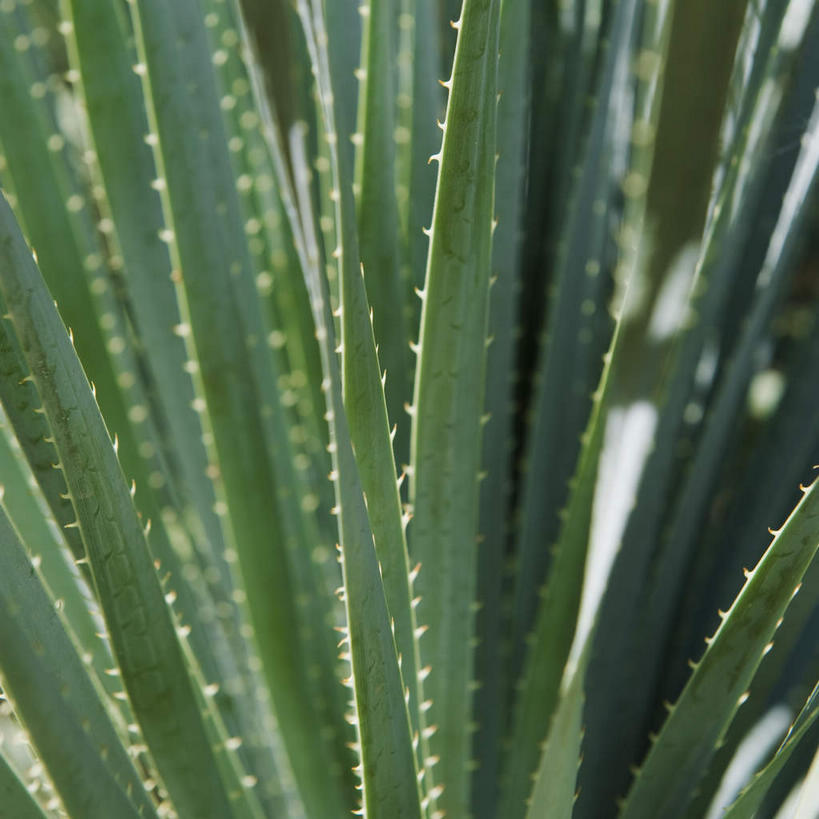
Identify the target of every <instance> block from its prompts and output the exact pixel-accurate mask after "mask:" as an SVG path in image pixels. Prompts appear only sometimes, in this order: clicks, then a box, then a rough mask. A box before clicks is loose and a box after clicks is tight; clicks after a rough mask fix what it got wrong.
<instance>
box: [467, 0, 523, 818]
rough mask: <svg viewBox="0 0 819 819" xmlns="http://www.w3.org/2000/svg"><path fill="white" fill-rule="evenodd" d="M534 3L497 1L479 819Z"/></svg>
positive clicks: (499, 678) (489, 751) (507, 462)
mask: <svg viewBox="0 0 819 819" xmlns="http://www.w3.org/2000/svg"><path fill="white" fill-rule="evenodd" d="M529 23H530V18H529V4H528V3H510V2H505V3H503V4H502V5H501V17H500V35H499V38H500V60H499V63H498V89H499V92H498V93H499V101H498V135H497V139H498V146H497V148H498V164H497V175H496V181H495V212H496V213H497V214H499V218H498V224H497V227H496V229H495V233H494V236H493V240H492V241H493V246H492V274H493V276H494V278H493V280H492V285H491V288H490V291H489V338H490V339H491V343H490V344H489V349H488V350H487V354H486V399H485V403H484V411H485V413H486V415H487V416H488V418H489V420H488V421H487V424H486V428H485V431H484V436H483V460H482V469H483V470H484V472H485V473H486V477H485V479H484V480H483V481H482V483H481V488H480V492H481V496H480V540H479V546H478V549H479V552H478V586H477V595H478V602H479V605H480V608H479V609H478V613H477V619H476V632H477V638H478V643H477V647H476V655H475V677H476V679H480V680H481V686H480V688H479V689H478V690H477V691H476V693H475V707H474V714H475V722H476V724H477V729H476V734H475V749H476V755H477V756H478V758H479V767H478V769H477V770H476V771H475V775H474V777H473V780H472V790H473V794H472V801H473V804H474V806H475V810H476V812H477V813H478V814H479V815H481V816H491V815H494V812H495V809H496V804H495V803H496V799H497V789H498V773H499V767H500V754H501V743H502V740H501V737H502V736H503V735H504V731H505V730H506V725H505V722H506V703H507V690H506V686H507V685H509V682H510V681H509V679H508V677H509V676H510V675H508V673H506V669H505V668H504V665H505V663H506V661H507V659H508V658H507V652H506V649H507V647H508V638H507V636H506V635H505V634H504V631H505V629H504V619H505V611H503V608H505V607H504V606H502V596H503V585H504V584H503V581H504V574H505V567H504V565H503V563H504V558H505V552H506V543H507V539H508V538H509V535H510V532H509V531H508V529H509V523H508V521H509V517H510V512H511V495H512V487H513V477H512V469H513V463H512V458H511V457H510V455H509V453H510V452H511V451H512V448H513V440H514V432H513V419H514V372H515V358H516V353H517V332H518V329H519V327H518V325H517V320H518V319H517V309H516V308H517V302H518V299H519V297H520V251H521V227H522V225H521V222H522V219H523V199H524V196H523V194H524V183H525V174H524V169H525V147H526V145H525V139H526V135H525V125H526V120H527V116H528V111H529V94H530V89H529V82H528V79H529V78H528V74H527V67H528V65H529V57H530V54H529Z"/></svg>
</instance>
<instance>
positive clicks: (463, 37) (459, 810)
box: [410, 0, 500, 815]
mask: <svg viewBox="0 0 819 819" xmlns="http://www.w3.org/2000/svg"><path fill="white" fill-rule="evenodd" d="M499 11H500V4H499V3H498V2H495V0H489V1H488V2H469V3H465V4H464V8H463V15H462V17H461V20H460V22H459V24H458V26H459V28H458V42H457V46H456V51H455V63H454V67H453V71H452V77H451V80H450V82H449V84H448V87H449V91H450V94H449V102H448V106H447V114H446V124H445V127H444V138H443V145H442V148H441V152H440V154H439V155H438V161H439V163H440V168H439V174H438V187H437V192H436V198H435V209H434V213H433V219H432V230H431V237H430V248H429V257H428V262H427V274H426V283H425V285H424V295H423V298H424V302H423V307H422V314H421V331H420V337H419V353H418V363H417V368H416V375H415V379H416V380H415V398H414V407H413V410H412V412H413V428H412V455H411V466H412V470H411V472H410V502H411V505H412V512H413V521H412V524H411V528H410V555H411V558H412V561H413V562H418V563H420V564H421V569H420V573H419V575H418V579H417V580H416V583H415V586H414V589H415V592H416V593H417V595H418V596H419V597H420V598H421V601H420V604H419V607H418V620H419V623H421V624H422V625H425V626H428V627H429V630H428V632H427V633H426V634H425V636H424V638H423V639H422V641H421V657H422V662H424V663H425V664H427V665H429V666H430V668H431V673H430V676H429V678H428V681H427V683H426V685H425V689H424V693H425V696H427V697H429V699H430V700H431V702H432V705H431V707H430V712H429V721H430V725H431V726H432V725H434V726H436V729H437V730H436V732H435V734H434V735H433V737H432V740H431V743H430V747H431V750H432V752H433V754H434V755H435V756H438V757H440V762H439V763H438V764H437V766H436V769H435V777H436V783H440V785H441V786H442V787H443V788H444V790H443V794H442V797H441V800H440V802H439V805H440V808H441V809H442V810H444V811H445V812H446V813H448V814H455V815H461V814H465V813H466V812H467V811H468V803H469V781H470V771H469V767H468V763H469V760H470V758H471V754H472V751H471V742H472V729H471V719H472V685H471V684H472V677H473V673H474V668H473V666H474V646H473V636H474V632H475V629H474V619H475V618H474V606H475V599H476V586H477V545H476V536H477V525H478V494H479V491H478V490H479V487H478V475H479V470H480V458H481V425H482V424H481V421H482V414H483V398H484V372H485V362H486V331H487V314H488V305H489V279H490V274H491V254H492V222H493V218H494V187H495V186H494V171H495V150H496V148H495V122H496V107H497V102H496V82H497V59H498V17H499Z"/></svg>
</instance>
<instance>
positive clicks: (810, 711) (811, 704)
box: [723, 684, 819, 819]
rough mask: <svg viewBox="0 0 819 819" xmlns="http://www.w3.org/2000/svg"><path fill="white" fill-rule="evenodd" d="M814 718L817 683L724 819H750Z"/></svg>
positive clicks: (818, 704) (817, 711)
mask: <svg viewBox="0 0 819 819" xmlns="http://www.w3.org/2000/svg"><path fill="white" fill-rule="evenodd" d="M817 717H819V684H817V686H816V687H815V688H814V689H813V692H812V693H811V695H810V696H809V697H808V700H807V702H806V703H805V705H804V707H803V708H802V710H801V711H800V712H799V714H798V715H797V717H796V719H795V720H794V722H793V725H791V727H790V730H789V731H788V734H787V736H786V737H785V739H784V740H783V741H782V744H781V745H780V746H779V748H778V749H777V751H776V753H775V754H774V756H773V759H771V761H770V762H769V763H768V764H767V765H766V766H765V767H764V768H763V769H762V770H761V771H759V772H757V773H756V774H755V775H754V778H753V780H752V781H751V783H750V784H749V785H748V786H747V787H745V788H744V789H743V790H742V793H740V795H739V797H738V798H737V799H736V801H735V802H734V803H733V804H732V805H731V806H730V807H729V808H728V809H727V810H726V811H725V813H724V814H723V815H724V816H725V819H753V817H754V815H755V814H756V811H757V810H758V808H759V806H760V805H761V804H762V800H763V799H764V798H765V794H766V793H767V792H768V789H769V788H770V786H771V784H772V783H773V780H774V779H775V778H776V776H777V774H778V773H779V772H780V771H781V770H782V768H783V767H784V765H785V763H786V762H787V761H788V759H790V756H791V754H792V753H793V751H794V749H795V748H796V747H797V745H798V744H799V742H800V741H801V740H802V738H803V737H804V736H805V734H806V733H807V731H808V729H809V728H810V727H811V725H813V723H814V722H815V721H816V718H817Z"/></svg>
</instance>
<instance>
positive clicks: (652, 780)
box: [621, 483, 819, 819]
mask: <svg viewBox="0 0 819 819" xmlns="http://www.w3.org/2000/svg"><path fill="white" fill-rule="evenodd" d="M817 549H819V483H814V484H813V485H812V486H811V487H810V488H809V489H807V490H806V491H805V496H804V497H803V498H802V500H801V501H800V502H799V504H798V505H797V507H796V509H794V511H793V512H792V514H791V515H790V517H789V518H788V520H787V521H785V523H784V525H783V526H782V528H781V529H780V530H779V531H778V532H777V534H776V536H775V537H774V539H773V542H772V543H771V545H770V546H769V547H768V550H767V551H766V553H765V555H764V556H763V557H762V559H761V560H760V562H759V563H758V564H757V566H756V568H755V569H754V570H753V571H752V572H749V574H748V581H747V582H746V584H745V586H744V587H743V589H742V591H741V592H740V594H739V596H738V597H737V599H736V600H735V601H734V604H733V605H732V606H731V608H730V609H729V611H728V612H727V614H726V615H725V618H724V619H723V621H722V624H721V625H720V627H719V629H718V630H717V632H716V634H715V635H714V636H713V638H711V639H710V640H709V643H708V648H707V649H706V652H705V654H704V655H703V657H702V659H701V660H700V661H699V662H698V663H697V665H696V667H695V669H694V673H693V674H692V676H691V679H690V680H689V681H688V683H687V685H686V686H685V688H684V689H683V692H682V694H681V695H680V697H679V699H678V700H677V702H676V703H675V704H674V706H673V708H672V710H671V712H670V714H669V716H668V718H667V720H666V721H665V723H664V724H663V727H662V730H661V731H660V733H659V735H658V736H657V738H656V740H655V741H654V744H653V745H652V747H651V750H650V751H649V753H648V756H647V757H646V759H645V761H644V763H643V765H642V767H641V768H640V770H639V772H638V774H637V778H636V779H635V781H634V784H633V785H632V787H631V790H630V791H629V794H628V796H627V798H626V802H625V804H624V806H623V810H622V813H621V817H622V819H636V817H653V816H656V815H657V813H658V811H659V812H661V813H662V815H663V816H669V817H674V816H678V815H680V814H681V813H682V812H683V811H684V809H685V806H686V804H687V801H688V798H689V796H690V793H691V791H692V790H693V787H694V786H695V785H696V783H697V781H698V780H699V778H700V776H701V775H702V773H703V771H704V770H705V768H706V766H707V765H708V761H709V760H710V758H711V756H712V755H713V753H714V750H715V748H716V746H717V745H718V743H719V740H720V738H721V737H722V736H723V734H724V733H725V730H726V729H727V727H728V725H729V724H730V722H731V719H732V718H733V716H734V714H735V712H736V710H737V709H738V708H739V706H740V705H741V703H742V695H743V694H744V692H745V691H746V689H747V687H748V685H749V683H750V682H751V679H752V677H753V675H754V672H755V671H756V669H757V667H758V665H759V663H760V661H761V659H762V657H763V654H764V653H765V651H766V646H767V645H768V643H769V642H770V640H771V639H772V638H773V635H774V632H775V631H776V628H777V625H778V622H779V620H780V618H781V617H782V616H783V615H784V613H785V609H786V608H787V606H788V603H789V602H790V599H791V597H792V596H793V594H794V592H795V590H796V589H797V588H798V585H799V583H800V581H801V579H802V576H803V574H804V573H805V571H806V570H807V568H808V566H809V565H810V563H811V561H812V560H813V558H814V556H815V554H816V552H817Z"/></svg>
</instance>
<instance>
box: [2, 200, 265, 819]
mask: <svg viewBox="0 0 819 819" xmlns="http://www.w3.org/2000/svg"><path fill="white" fill-rule="evenodd" d="M0 228H2V233H0V239H2V242H0V248H2V254H3V255H2V267H0V270H2V275H1V276H0V291H2V295H3V297H4V299H5V301H6V304H7V307H8V310H9V313H10V315H11V317H12V321H13V323H14V327H15V330H16V332H17V334H18V337H19V338H20V344H21V346H22V348H23V351H24V353H25V355H26V358H27V361H28V364H29V366H30V367H31V369H32V374H33V376H34V379H35V384H36V386H37V388H38V390H39V393H40V396H41V398H42V400H43V408H44V410H45V413H46V417H47V418H48V421H49V424H50V426H51V428H52V430H53V434H54V439H55V444H56V447H57V451H58V453H59V455H60V463H61V465H62V468H63V471H64V472H65V477H66V484H67V486H68V491H69V493H70V495H71V500H72V502H73V504H74V508H75V510H76V512H77V522H78V525H79V527H80V531H81V533H82V536H83V542H84V544H85V548H86V553H87V557H88V561H89V563H90V566H91V571H92V574H93V577H94V583H95V586H96V589H97V595H98V597H99V600H100V604H101V606H102V610H103V614H104V616H105V621H106V625H107V629H108V634H109V636H110V639H111V644H112V647H113V651H114V655H115V657H116V658H117V661H118V663H119V666H120V668H121V671H122V677H123V681H124V683H125V686H126V689H127V691H128V694H129V697H130V700H131V704H132V707H133V709H134V712H135V714H136V717H137V719H138V721H139V723H140V726H141V727H142V731H143V734H144V736H145V739H146V741H147V742H148V744H149V745H150V747H151V749H152V752H153V755H154V757H155V759H156V762H157V766H158V767H159V769H160V773H161V775H162V777H163V779H164V782H165V785H166V786H167V788H168V790H169V792H170V793H171V795H172V798H173V800H174V802H175V804H176V805H177V808H178V809H179V810H180V811H183V812H184V811H190V812H192V813H194V814H195V815H201V816H231V815H234V811H235V812H236V815H246V816H253V815H255V809H254V801H253V797H252V794H251V793H250V792H247V791H246V790H245V789H244V788H243V787H242V786H241V785H239V783H238V776H237V774H236V771H235V769H234V768H233V762H232V761H231V760H230V754H229V752H228V751H227V750H226V749H225V748H224V747H223V746H222V747H218V748H217V747H214V746H215V744H216V743H217V742H218V741H219V738H218V736H213V729H212V728H209V727H208V726H206V724H205V722H204V716H203V713H202V710H201V708H200V706H199V704H198V703H197V701H196V697H195V694H194V688H193V685H192V683H191V680H190V677H189V675H188V669H187V664H186V662H185V660H184V659H183V655H182V651H181V648H180V645H179V641H178V638H177V634H176V628H175V625H174V623H173V620H172V618H171V614H170V612H169V610H168V608H167V607H166V604H165V599H164V592H163V589H162V587H161V585H160V582H159V580H158V578H157V575H156V572H155V569H154V565H153V558H152V557H151V554H150V551H149V549H148V544H147V542H146V539H145V533H144V529H143V524H142V521H141V520H140V518H139V515H138V514H137V511H136V508H135V507H134V504H133V500H132V498H131V494H130V491H129V489H128V486H127V484H126V482H125V478H124V476H123V474H122V470H121V467H120V465H119V462H118V461H117V456H116V452H115V450H114V447H113V445H112V444H111V440H110V438H109V437H108V432H107V430H106V428H105V424H104V422H103V419H102V416H101V415H100V412H99V408H98V407H97V404H96V401H95V399H94V397H93V394H92V391H91V389H90V388H89V387H88V384H87V381H86V380H85V374H84V373H83V371H82V367H81V366H80V363H79V360H78V358H77V356H76V353H75V352H74V349H73V347H72V345H71V341H70V340H69V337H68V334H67V333H66V331H65V328H64V327H63V325H62V323H61V321H60V319H59V316H58V314H57V311H56V308H55V306H54V302H53V300H52V299H51V296H50V294H49V293H48V290H47V289H46V287H45V283H44V282H43V280H42V278H41V276H40V273H39V271H38V270H37V267H36V265H35V263H34V261H33V259H32V258H31V254H30V252H29V250H28V247H27V246H26V244H25V241H24V240H23V237H22V235H21V234H20V232H19V228H18V227H17V225H16V223H15V221H14V217H13V215H12V213H11V210H10V208H9V206H8V204H7V203H6V201H5V199H3V201H2V202H0ZM148 613H150V616H149V615H148ZM183 738H184V739H183ZM180 743H183V744H184V747H185V748H186V752H185V753H184V754H180V753H179V748H180V747H182V746H181V745H180ZM226 756H227V757H228V759H227V761H225V759H224V757H226ZM220 757H222V758H221V759H220ZM223 774H224V775H225V776H226V777H227V779H228V782H230V784H226V783H225V782H224V781H223V778H222V775H223ZM234 777H236V780H237V781H236V782H235V783H233V782H232V781H231V780H232V779H233V778H234ZM234 784H235V787H233V785H234ZM234 797H236V798H238V800H239V801H238V802H234ZM109 815H110V814H109Z"/></svg>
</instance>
